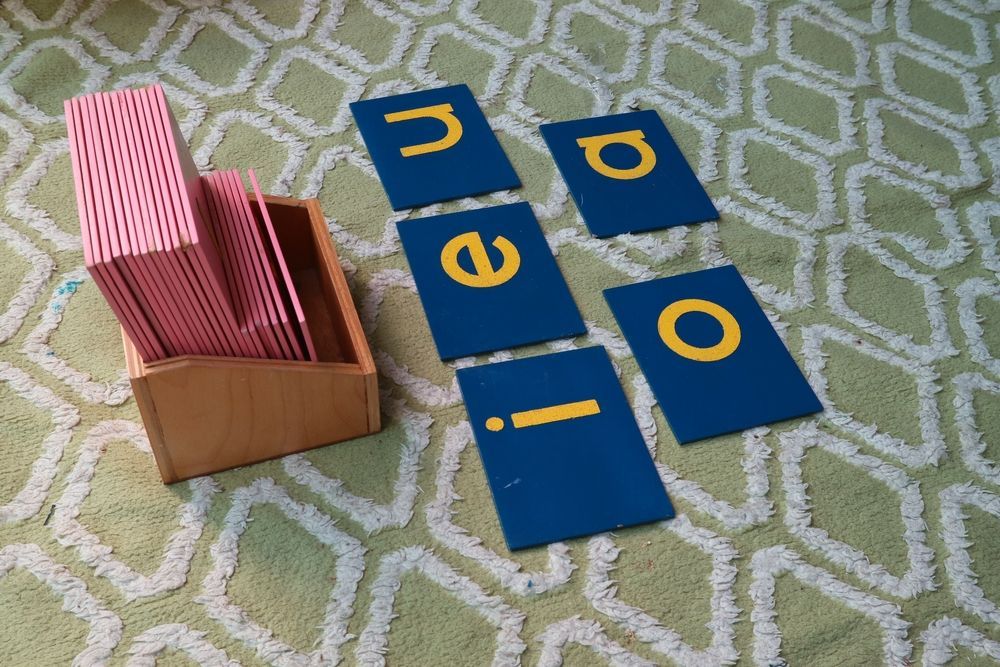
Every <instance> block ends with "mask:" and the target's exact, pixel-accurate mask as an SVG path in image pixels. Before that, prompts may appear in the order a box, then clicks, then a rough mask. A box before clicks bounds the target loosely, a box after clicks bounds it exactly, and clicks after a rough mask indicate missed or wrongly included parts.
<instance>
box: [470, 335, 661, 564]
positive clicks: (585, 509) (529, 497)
mask: <svg viewBox="0 0 1000 667" xmlns="http://www.w3.org/2000/svg"><path fill="white" fill-rule="evenodd" d="M457 375H458V384H459V386H460V387H461V389H462V397H463V398H464V399H465V403H466V410H467V411H468V413H469V420H470V422H471V424H472V431H473V433H474V434H475V436H476V445H477V447H478V448H479V456H480V458H481V459H482V461H483V469H484V471H485V472H486V478H487V480H488V481H489V484H490V490H491V491H492V492H493V502H494V504H495V505H496V508H497V514H498V515H499V517H500V525H501V526H502V527H503V534H504V537H505V538H506V540H507V547H508V548H509V549H512V550H513V549H522V548H525V547H531V546H536V545H539V544H548V543H550V542H556V541H558V540H566V539H570V538H573V537H580V536H583V535H592V534H594V533H600V532H603V531H606V530H615V529H616V528H623V527H625V526H634V525H637V524H641V523H648V522H650V521H660V520H663V519H669V518H671V517H673V516H674V510H673V507H672V506H671V504H670V499H669V498H668V497H667V492H666V490H665V489H664V488H663V482H662V481H660V476H659V474H658V473H657V471H656V467H655V466H654V464H653V459H652V458H651V457H650V455H649V450H647V449H646V444H645V442H643V439H642V434H641V433H640V432H639V427H638V426H637V425H636V423H635V417H634V416H633V414H632V409H631V408H630V407H629V404H628V401H627V400H626V398H625V394H624V393H623V392H622V388H621V384H619V382H618V378H617V376H616V375H615V370H614V367H612V365H611V360H610V359H608V353H607V352H605V350H604V348H602V347H586V348H583V349H580V350H570V351H568V352H556V353H555V354H544V355H541V356H536V357H527V358H525V359H517V360H515V361H506V362H503V363H498V364H486V365H483V366H472V367H470V368H462V369H460V370H459V371H458V373H457Z"/></svg>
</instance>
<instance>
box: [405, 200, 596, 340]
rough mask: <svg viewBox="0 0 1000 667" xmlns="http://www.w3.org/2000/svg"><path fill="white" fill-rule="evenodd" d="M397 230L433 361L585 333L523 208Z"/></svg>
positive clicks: (479, 212) (468, 214)
mask: <svg viewBox="0 0 1000 667" xmlns="http://www.w3.org/2000/svg"><path fill="white" fill-rule="evenodd" d="M397 227H398V229H399V237H400V239H401V240H402V242H403V250H404V251H405V252H406V258H407V259H408V260H409V263H410V269H411V270H412V271H413V279H414V281H415V282H416V284H417V292H418V294H419V295H420V302H421V303H422V304H423V306H424V312H425V313H426V314H427V321H428V322H429V323H430V327H431V334H432V335H433V336H434V342H435V344H436V345H437V349H438V354H439V355H440V356H441V359H454V358H456V357H465V356H469V355H473V354H480V353H482V352H492V351H495V350H502V349H506V348H509V347H515V346H518V345H528V344H531V343H540V342H542V341H546V340H553V339H556V338H568V337H572V336H578V335H581V334H584V333H586V332H587V327H586V325H585V324H584V323H583V319H582V318H581V317H580V311H578V310H577V308H576V303H574V301H573V296H572V295H571V294H570V292H569V288H568V287H567V286H566V281H565V280H564V279H563V276H562V273H560V272H559V266H558V265H557V264H556V260H555V258H554V257H553V256H552V251H551V250H550V249H549V245H548V243H546V242H545V236H544V235H543V234H542V229H541V227H539V226H538V221H537V220H535V215H534V213H532V211H531V205H530V204H527V203H524V202H522V203H518V204H507V205H505V206H491V207H488V208H481V209H476V210H472V211H463V212H460V213H449V214H447V215H438V216H433V217H428V218H418V219H415V220H407V221H405V222H401V223H399V224H398V225H397Z"/></svg>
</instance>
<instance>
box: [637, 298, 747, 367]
mask: <svg viewBox="0 0 1000 667" xmlns="http://www.w3.org/2000/svg"><path fill="white" fill-rule="evenodd" d="M686 313H705V314H706V315H709V316H711V317H714V318H715V320H716V321H717V322H718V323H719V324H721V325H722V340H720V341H719V342H718V343H716V344H715V345H712V346H710V347H695V346H694V345H689V344H688V343H685V342H684V341H683V340H681V338H680V336H678V335H677V320H678V319H679V318H680V316H681V315H684V314H686ZM656 329H657V331H659V332H660V339H661V340H662V341H663V342H664V344H666V346H667V347H669V348H670V349H671V350H673V351H674V352H676V353H677V354H679V355H680V356H682V357H684V358H685V359H691V360H693V361H719V360H721V359H725V358H726V357H728V356H729V355H731V354H732V353H733V352H735V351H736V348H737V347H739V345H740V337H741V334H740V324H739V322H737V321H736V318H735V317H733V314H732V313H730V312H729V311H728V310H726V309H725V308H723V307H722V306H720V305H719V304H717V303H712V302H711V301H705V300H704V299H681V300H680V301H674V302H673V303H672V304H670V305H669V306H667V307H666V308H664V309H663V311H662V312H661V313H660V317H659V319H658V320H657V321H656Z"/></svg>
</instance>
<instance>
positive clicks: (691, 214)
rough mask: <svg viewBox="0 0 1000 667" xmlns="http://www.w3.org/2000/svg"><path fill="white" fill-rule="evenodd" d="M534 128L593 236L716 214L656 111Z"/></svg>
mask: <svg viewBox="0 0 1000 667" xmlns="http://www.w3.org/2000/svg"><path fill="white" fill-rule="evenodd" d="M539 129H540V130H541V132H542V137H543V138H544V139H545V143H547V144H548V146H549V151H551V152H552V157H553V158H554V159H555V161H556V165H557V166H558V167H559V172H560V173H561V174H562V177H563V179H564V180H565V181H566V185H568V186H569V191H570V192H571V193H572V194H573V199H574V201H576V206H577V208H578V209H580V214H581V215H582V216H583V220H584V222H586V223H587V227H588V228H589V229H590V232H591V233H592V234H593V235H594V236H597V237H600V238H604V237H607V236H615V235H616V234H625V233H634V232H644V231H649V230H653V229H662V228H664V227H673V226H676V225H687V224H690V223H695V222H704V221H706V220H716V219H718V217H719V213H718V211H716V209H715V206H714V205H713V204H712V200H711V199H709V198H708V194H707V193H706V192H705V189H704V188H702V187H701V183H699V182H698V178H697V177H696V176H695V175H694V172H692V171H691V167H689V166H688V163H687V161H686V160H685V159H684V155H683V154H682V153H681V151H680V149H679V148H678V147H677V144H676V143H674V140H673V138H672V137H671V136H670V133H669V132H668V131H667V128H666V126H665V125H664V124H663V121H662V120H660V115H659V114H658V113H656V112H655V111H652V110H648V111H636V112H633V113H623V114H617V115H614V116H600V117H597V118H584V119H580V120H571V121H566V122H563V123H551V124H548V125H542V126H541V127H540V128H539Z"/></svg>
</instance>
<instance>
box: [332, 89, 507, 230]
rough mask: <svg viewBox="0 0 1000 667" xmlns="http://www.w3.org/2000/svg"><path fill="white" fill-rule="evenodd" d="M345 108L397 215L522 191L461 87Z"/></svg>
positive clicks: (485, 125) (497, 146) (487, 126)
mask: <svg viewBox="0 0 1000 667" xmlns="http://www.w3.org/2000/svg"><path fill="white" fill-rule="evenodd" d="M350 106H351V113H353V114H354V120H355V122H357V124H358V129H359V130H360V131H361V138H362V139H364V142H365V146H366V147H367V148H368V153H369V154H370V155H371V156H372V162H373V163H375V170H376V171H378V176H379V179H380V180H381V181H382V187H384V188H385V192H386V194H387V195H388V196H389V203H390V204H392V208H393V210H394V211H398V210H400V209H404V208H412V207H414V206H426V205H427V204H433V203H435V202H441V201H448V200H450V199H458V198H460V197H474V196H476V195H481V194H486V193H487V192H495V191H497V190H506V189H508V188H517V187H520V186H521V181H520V179H519V178H518V177H517V173H515V172H514V168H513V167H512V166H511V164H510V161H509V160H508V159H507V156H506V155H505V154H504V152H503V149H502V148H501V147H500V143H499V142H498V141H497V138H496V136H495V135H494V134H493V130H492V129H490V125H489V123H488V122H487V121H486V117H485V116H484V115H483V112H482V110H480V108H479V105H478V104H477V103H476V98H475V97H473V96H472V91H470V90H469V87H468V86H466V85H459V86H448V87H446V88H435V89H433V90H422V91H419V92H416V93H405V94H403V95H392V96H390V97H380V98H378V99H374V100H363V101H361V102H352V103H351V105H350Z"/></svg>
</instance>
